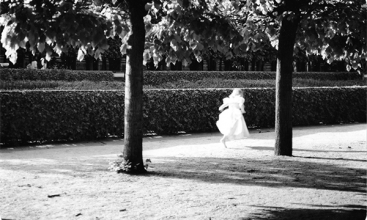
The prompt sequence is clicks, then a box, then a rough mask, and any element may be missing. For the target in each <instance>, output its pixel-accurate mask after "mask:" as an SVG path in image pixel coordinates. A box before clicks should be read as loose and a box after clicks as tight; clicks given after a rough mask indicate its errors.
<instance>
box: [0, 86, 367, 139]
mask: <svg viewBox="0 0 367 220" xmlns="http://www.w3.org/2000/svg"><path fill="white" fill-rule="evenodd" d="M230 92H231V89H189V90H182V89H181V90H180V89H178V90H146V91H145V92H144V103H145V104H144V109H143V114H144V126H143V128H144V131H143V132H144V133H145V134H147V133H152V132H154V133H157V134H175V133H177V132H181V131H185V132H210V131H217V128H216V125H215V122H216V120H217V119H218V114H219V112H218V106H220V105H221V103H222V99H223V98H224V97H226V96H228V95H229V94H230ZM244 92H245V99H246V103H245V108H246V114H245V115H244V116H245V119H246V122H247V124H248V126H249V127H250V128H254V127H272V126H274V106H275V89H274V88H264V89H244ZM293 92H294V96H293V106H294V108H293V124H294V125H296V126H302V125H318V124H320V123H327V124H335V123H350V122H366V109H365V106H366V87H345V88H335V87H333V88H330V87H329V88H294V90H293ZM0 102H1V103H2V105H1V109H0V110H1V120H0V125H1V126H0V128H1V131H0V135H1V136H0V137H1V138H0V140H1V142H2V144H5V145H11V144H29V143H30V142H37V143H45V142H57V141H81V140H95V139H98V138H106V137H111V136H115V137H121V136H123V133H124V131H123V127H124V126H123V125H124V117H123V115H124V92H123V91H12V92H4V91H3V92H1V93H0Z"/></svg>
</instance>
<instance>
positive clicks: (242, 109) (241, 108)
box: [240, 99, 246, 113]
mask: <svg viewBox="0 0 367 220" xmlns="http://www.w3.org/2000/svg"><path fill="white" fill-rule="evenodd" d="M240 110H241V112H242V113H246V111H245V99H242V100H241V104H240Z"/></svg>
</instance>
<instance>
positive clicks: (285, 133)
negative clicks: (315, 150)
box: [275, 17, 299, 156]
mask: <svg viewBox="0 0 367 220" xmlns="http://www.w3.org/2000/svg"><path fill="white" fill-rule="evenodd" d="M298 22H299V21H298V20H296V19H289V20H288V19H287V17H284V18H283V20H282V26H281V28H280V35H279V44H278V54H277V68H276V102H275V133H276V140H275V155H285V156H292V72H293V47H294V43H295V38H296V32H297V27H298Z"/></svg>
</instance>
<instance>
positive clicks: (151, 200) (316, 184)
mask: <svg viewBox="0 0 367 220" xmlns="http://www.w3.org/2000/svg"><path fill="white" fill-rule="evenodd" d="M250 133H251V137H250V138H249V139H246V140H239V141H232V142H229V143H228V147H229V148H227V149H226V148H224V147H223V146H222V145H221V144H220V143H219V139H220V137H221V136H220V134H219V133H209V134H208V133H206V134H184V135H178V136H164V137H161V136H156V137H146V138H144V158H145V159H148V158H149V159H150V160H151V161H152V163H151V165H150V167H149V168H148V171H149V172H148V174H146V175H140V176H134V175H126V174H116V173H114V172H111V171H108V169H107V168H108V166H109V162H111V161H113V160H115V159H116V155H117V154H118V153H120V151H121V150H122V145H123V140H108V141H107V140H106V141H104V142H90V143H77V144H58V145H43V146H36V147H35V146H33V147H22V148H16V149H2V150H0V189H1V193H0V219H3V220H4V219H17V220H23V219H32V220H33V219H35V220H39V219H47V220H53V219H65V220H69V219H78V220H79V219H88V220H89V219H94V220H96V219H108V220H109V219H112V220H114V219H132V220H135V219H143V220H145V219H206V220H209V219H243V220H244V219H246V220H250V219H252V220H254V219H260V220H263V219H277V220H278V219H280V220H285V219H289V220H290V219H292V220H306V219H307V220H309V219H310V220H311V219H312V220H321V219H322V220H359V219H360V220H365V218H366V203H367V197H366V164H367V163H366V162H367V154H366V152H367V148H366V124H349V125H336V126H317V127H301V128H294V132H293V136H294V138H293V145H294V147H293V155H294V156H293V157H279V156H273V154H274V149H273V146H274V136H275V135H274V131H273V130H272V129H263V130H261V133H260V130H250Z"/></svg>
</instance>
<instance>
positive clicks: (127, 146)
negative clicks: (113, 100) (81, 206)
mask: <svg viewBox="0 0 367 220" xmlns="http://www.w3.org/2000/svg"><path fill="white" fill-rule="evenodd" d="M127 3H128V7H129V12H130V21H131V28H132V32H131V35H130V36H129V39H128V49H127V51H126V73H125V112H124V113H125V117H124V120H125V124H124V150H123V157H124V159H125V162H127V163H129V165H130V166H131V168H130V169H129V170H126V172H128V173H144V172H146V170H145V167H144V163H143V139H142V138H143V52H144V44H145V26H144V19H143V17H144V16H145V14H146V12H145V8H144V6H145V3H144V1H137V0H129V1H127Z"/></svg>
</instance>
